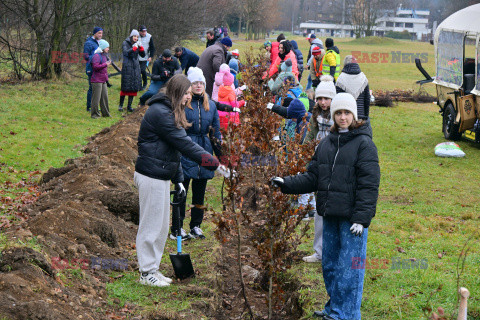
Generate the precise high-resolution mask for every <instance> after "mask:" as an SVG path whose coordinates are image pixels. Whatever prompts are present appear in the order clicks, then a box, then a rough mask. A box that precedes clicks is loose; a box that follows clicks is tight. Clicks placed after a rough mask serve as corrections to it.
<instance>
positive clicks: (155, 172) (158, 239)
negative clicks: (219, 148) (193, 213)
mask: <svg viewBox="0 0 480 320" xmlns="http://www.w3.org/2000/svg"><path fill="white" fill-rule="evenodd" d="M191 92H192V91H191V84H190V81H189V80H188V79H187V77H185V76H184V75H182V74H177V75H175V76H173V77H172V78H171V79H170V80H169V81H168V82H167V85H166V90H165V93H163V92H161V93H158V94H157V95H155V96H153V97H152V98H151V99H150V101H149V106H150V107H149V108H148V110H147V112H146V113H145V116H144V117H143V120H142V123H141V125H140V131H139V133H138V158H137V162H136V164H135V175H134V180H135V184H136V185H137V187H138V196H139V200H140V201H139V204H140V223H139V225H138V233H137V242H136V247H137V258H138V265H139V269H140V272H141V276H140V283H141V284H146V285H151V286H158V287H163V286H168V285H169V284H170V282H172V280H171V279H170V278H167V277H165V276H164V275H162V274H161V273H160V272H159V271H158V268H159V265H160V260H161V258H162V255H163V249H164V248H165V242H166V241H167V236H168V225H169V220H170V180H171V181H172V182H174V183H175V184H176V190H177V195H178V196H180V198H182V197H183V196H185V195H186V192H185V187H184V186H183V184H182V182H183V170H182V167H181V166H180V156H181V155H184V156H187V157H188V158H190V159H192V160H193V161H195V162H196V163H197V164H198V165H200V166H202V167H205V168H207V169H208V170H215V169H216V168H217V167H218V164H219V163H218V160H217V159H216V158H214V157H213V156H212V155H211V154H210V153H209V152H207V151H205V149H203V148H202V147H200V146H199V145H198V144H196V143H195V142H193V141H192V140H191V139H190V138H189V137H188V136H187V133H186V132H185V128H187V127H189V123H188V122H187V119H186V118H185V106H186V105H187V104H188V102H189V100H190V99H191Z"/></svg>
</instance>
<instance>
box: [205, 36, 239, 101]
mask: <svg viewBox="0 0 480 320" xmlns="http://www.w3.org/2000/svg"><path fill="white" fill-rule="evenodd" d="M231 47H232V40H230V38H228V37H225V38H223V39H222V40H220V42H217V43H215V44H214V45H212V46H210V47H208V48H207V49H205V51H203V53H202V55H201V56H200V59H199V60H198V63H197V67H199V68H200V69H202V71H203V75H204V76H205V80H206V83H207V86H206V89H205V91H206V92H207V94H208V95H209V96H212V91H213V83H214V81H215V74H216V73H217V72H218V71H219V70H220V66H221V65H222V63H225V61H226V58H227V52H228V50H229V49H230V48H231Z"/></svg>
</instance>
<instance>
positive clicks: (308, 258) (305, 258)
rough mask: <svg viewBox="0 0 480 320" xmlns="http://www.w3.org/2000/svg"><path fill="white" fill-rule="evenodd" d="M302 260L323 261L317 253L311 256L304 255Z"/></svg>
mask: <svg viewBox="0 0 480 320" xmlns="http://www.w3.org/2000/svg"><path fill="white" fill-rule="evenodd" d="M302 260H303V261H305V262H322V259H320V258H319V257H318V256H317V254H316V253H314V254H312V255H311V256H307V257H303V258H302Z"/></svg>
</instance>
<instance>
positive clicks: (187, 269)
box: [170, 191, 195, 280]
mask: <svg viewBox="0 0 480 320" xmlns="http://www.w3.org/2000/svg"><path fill="white" fill-rule="evenodd" d="M176 193H177V192H176V191H170V196H172V195H173V200H172V202H170V204H171V205H172V212H173V214H174V215H176V217H177V219H178V228H177V254H172V253H171V254H170V260H171V261H172V266H173V270H174V271H175V277H177V278H178V279H180V280H183V279H186V278H190V277H192V276H195V271H193V265H192V260H191V259H190V255H189V254H188V253H182V233H181V228H180V204H181V203H182V202H183V201H184V200H185V197H182V198H180V197H178V196H177V195H176Z"/></svg>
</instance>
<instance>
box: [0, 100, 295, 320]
mask: <svg viewBox="0 0 480 320" xmlns="http://www.w3.org/2000/svg"><path fill="white" fill-rule="evenodd" d="M145 110H146V109H139V110H136V111H135V112H134V113H133V114H131V115H129V116H128V117H127V118H125V120H124V121H122V122H120V123H118V124H116V125H114V126H112V127H110V128H105V129H104V130H102V131H101V132H100V133H98V134H97V135H95V136H93V137H91V141H90V142H89V143H88V144H87V146H86V147H85V148H84V154H85V155H84V156H83V157H81V158H78V159H71V160H67V161H66V163H65V166H64V167H62V168H51V169H50V170H49V171H48V172H46V173H45V174H44V175H43V178H42V185H41V189H42V194H41V196H40V197H39V199H38V201H37V202H36V203H34V204H32V205H29V206H26V207H24V208H22V210H23V211H24V213H25V214H26V215H27V216H28V217H29V218H28V219H27V221H26V222H24V223H23V224H22V225H21V226H18V225H17V226H14V227H11V228H10V229H7V230H4V231H5V234H7V236H8V237H10V238H13V237H15V238H17V239H22V240H23V241H28V240H29V239H32V238H33V237H36V241H37V242H38V244H39V245H40V246H41V248H42V249H41V253H40V252H38V251H35V250H33V249H30V248H26V247H10V248H8V249H6V250H5V251H4V252H2V256H1V258H0V317H2V316H3V317H6V318H7V319H19V320H20V319H21V320H24V319H43V320H50V319H51V320H54V319H55V320H58V319H125V318H126V313H125V312H124V311H125V308H128V311H129V312H128V314H129V315H130V316H129V317H128V318H129V319H146V318H148V319H177V318H179V317H178V316H173V317H172V316H169V317H163V316H161V315H149V316H143V317H142V316H139V315H138V314H139V313H140V310H138V312H135V310H136V308H137V306H135V305H127V306H124V307H123V308H121V309H119V308H115V307H113V306H112V305H110V304H108V303H107V298H108V297H107V294H106V290H105V286H106V283H108V281H112V279H111V278H110V277H109V272H110V271H109V270H104V269H106V268H104V266H105V262H110V263H111V262H112V261H114V262H117V265H116V266H115V265H113V266H112V265H110V266H109V268H108V269H112V268H113V269H114V268H116V267H117V268H120V269H122V268H123V269H124V268H126V270H130V271H133V270H136V268H137V264H136V261H135V259H134V258H132V257H133V254H134V250H135V246H134V243H135V236H136V231H137V226H136V224H135V222H136V221H137V218H138V216H137V215H138V194H137V191H136V189H135V187H134V186H133V172H134V167H135V160H136V157H137V147H136V142H137V135H138V130H139V125H140V122H141V119H142V116H143V114H144V112H145ZM246 243H248V241H246ZM222 250H224V252H223V254H222V255H221V256H222V257H223V258H222V259H219V261H218V263H217V270H212V272H217V273H218V274H219V275H220V278H222V279H223V280H222V281H221V285H220V286H219V287H218V289H219V290H217V297H218V299H215V300H216V301H218V304H219V305H218V306H213V307H212V308H210V309H211V310H210V311H209V312H207V313H208V314H209V315H210V317H211V318H212V319H234V318H237V317H238V316H239V314H241V313H242V312H243V311H244V310H242V307H241V303H235V302H234V301H233V300H237V302H238V301H241V300H240V299H241V296H239V283H238V281H235V280H234V278H233V277H232V274H235V273H236V274H238V266H237V264H236V263H235V262H234V259H230V258H229V257H234V255H235V252H236V249H235V246H234V245H232V244H230V245H226V246H224V248H223V249H222ZM242 251H243V252H244V253H245V254H246V255H247V256H248V255H249V254H252V255H253V253H249V252H254V251H255V250H254V248H253V247H248V246H247V247H245V248H243V249H242ZM246 258H248V257H246ZM67 260H70V261H73V262H74V263H76V264H78V265H79V267H82V268H83V269H84V271H85V272H84V273H82V274H84V275H82V276H81V277H78V276H77V277H76V276H75V274H76V273H75V272H74V270H73V271H72V272H71V277H59V276H58V275H57V272H56V269H57V268H62V265H61V261H67ZM102 261H103V263H104V265H103V267H102ZM119 261H120V262H121V264H120V265H118V262H119ZM127 261H128V262H127ZM123 263H124V264H123ZM92 264H97V265H96V267H95V266H93V265H92ZM244 272H245V274H246V277H247V278H246V282H247V285H248V289H247V292H248V296H249V299H250V301H252V304H253V305H254V308H256V309H257V310H258V311H259V309H262V308H265V306H264V302H265V291H264V290H262V288H261V287H262V286H261V283H260V282H261V281H260V280H261V279H259V278H258V273H257V272H256V270H254V269H249V267H246V269H245V270H244ZM249 275H250V278H248V277H249ZM252 275H253V276H252ZM259 283H260V285H259ZM287 289H288V288H287ZM296 289H297V288H296V287H295V288H292V291H294V290H296ZM287 293H288V292H287ZM290 300H291V301H287V302H288V305H287V306H286V309H291V310H289V311H288V312H285V313H284V316H283V317H282V319H298V318H299V314H301V308H299V307H298V305H297V301H296V299H293V300H292V299H290ZM235 305H238V306H239V307H235ZM232 306H233V307H232ZM194 307H195V305H194ZM199 308H201V306H199ZM263 311H264V310H263ZM261 313H263V314H265V313H264V312H261ZM135 314H137V316H133V317H132V315H135Z"/></svg>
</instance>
